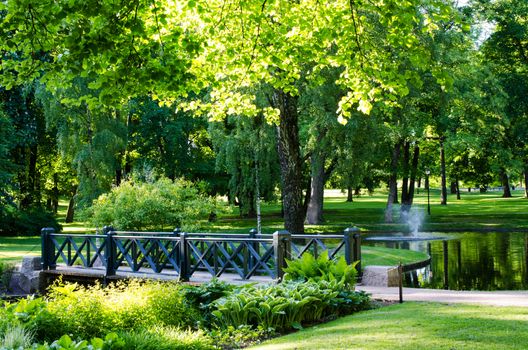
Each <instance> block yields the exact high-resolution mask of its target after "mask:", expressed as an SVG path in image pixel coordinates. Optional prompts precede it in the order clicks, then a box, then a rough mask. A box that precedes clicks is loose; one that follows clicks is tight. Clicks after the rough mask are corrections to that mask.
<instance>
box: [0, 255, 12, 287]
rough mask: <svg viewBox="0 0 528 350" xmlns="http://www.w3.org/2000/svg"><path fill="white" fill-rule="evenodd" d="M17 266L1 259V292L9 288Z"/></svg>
mask: <svg viewBox="0 0 528 350" xmlns="http://www.w3.org/2000/svg"><path fill="white" fill-rule="evenodd" d="M14 270H15V266H14V265H13V264H9V263H4V262H1V261H0V294H1V293H2V292H6V291H8V290H9V282H11V277H12V276H13V271H14Z"/></svg>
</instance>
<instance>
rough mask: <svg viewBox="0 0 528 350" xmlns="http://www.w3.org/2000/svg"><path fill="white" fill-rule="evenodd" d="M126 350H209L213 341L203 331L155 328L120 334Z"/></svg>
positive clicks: (212, 347)
mask: <svg viewBox="0 0 528 350" xmlns="http://www.w3.org/2000/svg"><path fill="white" fill-rule="evenodd" d="M120 338H121V339H123V342H124V344H125V349H137V350H180V349H181V350H202V349H203V350H208V349H215V347H214V346H213V341H212V340H211V338H210V337H209V336H207V335H206V334H204V332H203V331H194V332H191V331H188V330H187V331H184V330H181V329H178V328H173V327H161V326H154V327H151V328H149V329H142V330H139V331H129V332H124V333H121V334H120Z"/></svg>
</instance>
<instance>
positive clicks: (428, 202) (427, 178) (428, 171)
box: [425, 169, 431, 215]
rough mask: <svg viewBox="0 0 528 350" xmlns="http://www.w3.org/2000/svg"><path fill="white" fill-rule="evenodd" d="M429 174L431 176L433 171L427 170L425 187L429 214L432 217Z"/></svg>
mask: <svg viewBox="0 0 528 350" xmlns="http://www.w3.org/2000/svg"><path fill="white" fill-rule="evenodd" d="M429 174H431V170H429V169H425V187H427V214H429V215H431V202H430V199H429V198H430V197H429Z"/></svg>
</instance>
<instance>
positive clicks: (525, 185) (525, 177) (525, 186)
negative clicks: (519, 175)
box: [524, 166, 528, 198]
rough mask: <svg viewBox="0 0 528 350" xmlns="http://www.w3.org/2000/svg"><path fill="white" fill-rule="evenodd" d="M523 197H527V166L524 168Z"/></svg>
mask: <svg viewBox="0 0 528 350" xmlns="http://www.w3.org/2000/svg"><path fill="white" fill-rule="evenodd" d="M524 198H528V166H526V167H525V168H524Z"/></svg>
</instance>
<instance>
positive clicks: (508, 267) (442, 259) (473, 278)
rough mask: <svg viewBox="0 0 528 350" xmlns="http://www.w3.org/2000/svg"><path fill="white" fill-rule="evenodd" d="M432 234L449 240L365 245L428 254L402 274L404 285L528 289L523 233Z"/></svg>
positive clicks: (526, 238)
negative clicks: (416, 267) (416, 266)
mask: <svg viewBox="0 0 528 350" xmlns="http://www.w3.org/2000/svg"><path fill="white" fill-rule="evenodd" d="M435 235H437V236H446V237H448V238H449V240H445V241H442V240H435V241H416V242H415V241H404V242H398V241H392V242H375V241H373V242H365V244H368V245H376V246H386V247H391V248H399V249H411V250H418V251H423V252H427V253H428V254H429V255H430V256H431V265H430V266H429V267H426V268H423V269H419V270H416V271H413V272H411V273H407V274H406V276H405V284H406V286H414V287H425V288H438V289H441V288H448V289H453V290H519V289H528V267H527V266H528V254H527V251H528V234H527V233H504V232H498V233H474V232H468V233H457V234H451V233H449V234H442V233H437V234H435ZM444 255H445V256H444Z"/></svg>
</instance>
